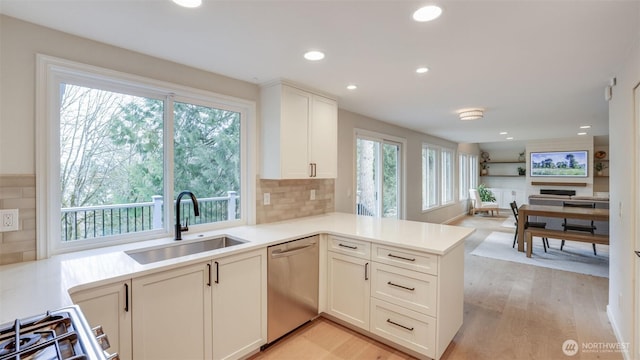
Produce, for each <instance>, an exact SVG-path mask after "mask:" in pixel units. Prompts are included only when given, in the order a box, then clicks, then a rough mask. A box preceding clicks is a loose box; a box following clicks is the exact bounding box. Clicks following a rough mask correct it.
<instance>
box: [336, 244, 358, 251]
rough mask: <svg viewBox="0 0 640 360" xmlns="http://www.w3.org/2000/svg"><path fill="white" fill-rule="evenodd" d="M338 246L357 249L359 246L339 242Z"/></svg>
mask: <svg viewBox="0 0 640 360" xmlns="http://www.w3.org/2000/svg"><path fill="white" fill-rule="evenodd" d="M338 246H341V247H345V248H347V249H351V250H356V249H357V248H358V247H357V246H351V245H345V244H338Z"/></svg>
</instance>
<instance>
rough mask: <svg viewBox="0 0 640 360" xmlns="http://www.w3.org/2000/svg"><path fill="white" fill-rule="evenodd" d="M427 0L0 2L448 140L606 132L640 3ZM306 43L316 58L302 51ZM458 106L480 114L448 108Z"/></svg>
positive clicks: (13, 12) (39, 20)
mask: <svg viewBox="0 0 640 360" xmlns="http://www.w3.org/2000/svg"><path fill="white" fill-rule="evenodd" d="M427 2H428V3H438V4H439V5H440V6H441V7H442V8H443V10H444V12H443V14H442V16H441V17H440V18H439V19H437V20H435V21H432V22H429V23H417V22H414V21H413V20H412V19H411V15H412V13H413V11H414V10H416V9H417V8H418V7H420V6H421V5H425V2H423V1H402V0H397V1H380V0H376V1H369V0H334V1H327V0H324V1H304V0H295V1H293V0H292V1H273V0H254V1H248V0H235V1H231V0H225V1H218V0H204V4H203V5H202V6H201V7H200V8H197V9H185V8H180V7H178V6H177V5H175V4H173V3H172V2H171V1H169V0H102V1H100V0H40V1H33V0H0V12H1V13H4V14H6V15H9V16H13V17H16V18H19V19H23V20H26V21H29V22H33V23H36V24H41V25H44V26H47V27H51V28H54V29H58V30H61V31H65V32H68V33H72V34H76V35H79V36H83V37H87V38H90V39H94V40H97V41H101V42H104V43H108V44H112V45H115V46H119V47H123V48H126V49H131V50H135V51H138V52H141V53H145V54H149V55H152V56H156V57H159V58H163V59H168V60H172V61H175V62H178V63H182V64H186V65H190V66H193V67H196V68H200V69H204V70H209V71H212V72H215V73H220V74H224V75H227V76H230V77H233V78H237V79H241V80H245V81H249V82H253V83H258V84H260V83H264V82H267V81H269V80H272V79H275V78H286V79H289V80H293V81H295V82H298V83H302V84H306V85H308V86H310V87H312V88H316V89H319V90H322V91H325V92H328V93H331V94H334V95H336V96H337V97H338V101H339V106H340V107H341V108H343V109H347V110H350V111H353V112H357V113H361V114H364V115H367V116H370V117H373V118H376V119H380V120H383V121H386V122H391V123H395V124H398V125H401V126H404V127H407V128H411V129H415V130H418V131H421V132H425V133H428V134H432V135H436V136H440V137H443V138H445V139H449V140H452V141H456V142H479V143H484V142H496V141H502V140H504V138H505V136H504V135H499V134H498V133H499V132H500V131H507V132H508V133H509V136H513V137H514V141H526V140H531V139H544V138H560V137H572V136H576V134H577V132H578V131H579V130H578V126H579V125H582V124H588V125H592V128H591V129H590V130H588V131H589V135H606V134H608V120H607V118H608V108H607V102H606V101H605V99H604V88H605V86H606V85H608V83H609V81H610V79H611V78H612V77H614V76H615V75H616V70H617V69H619V67H620V66H621V65H622V64H623V62H624V59H625V57H626V55H627V54H628V52H629V50H630V49H631V46H632V45H633V42H634V41H636V42H637V41H638V38H639V34H640V27H639V23H640V2H639V1H615V0H614V1H584V0H575V1H562V0H560V1H539V0H536V1H484V0H475V1H444V0H433V1H430V0H427ZM312 48H313V49H321V50H323V51H325V52H326V55H327V56H326V58H325V59H324V60H322V61H320V62H317V63H310V62H308V61H306V60H304V59H303V58H302V54H303V53H304V52H305V51H306V50H308V49H312ZM421 65H424V66H428V67H429V68H430V69H431V70H430V71H429V72H428V73H427V74H425V75H416V74H415V72H414V70H415V68H416V67H418V66H421ZM349 83H355V84H357V85H358V86H359V88H358V89H357V90H356V91H349V90H346V85H347V84H349ZM616 90H617V89H616V88H614V96H615V95H616V94H615V93H616ZM467 107H482V108H484V109H486V112H485V117H484V119H482V120H476V121H471V122H469V121H467V122H463V121H460V120H458V118H457V111H458V110H460V109H463V108H467Z"/></svg>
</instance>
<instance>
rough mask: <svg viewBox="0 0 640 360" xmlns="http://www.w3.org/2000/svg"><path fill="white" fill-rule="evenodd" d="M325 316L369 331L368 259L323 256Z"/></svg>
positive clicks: (334, 254) (332, 254)
mask: <svg viewBox="0 0 640 360" xmlns="http://www.w3.org/2000/svg"><path fill="white" fill-rule="evenodd" d="M327 261H328V266H327V286H328V289H327V298H328V299H327V313H329V314H330V315H333V316H335V317H337V318H339V319H341V320H344V321H346V322H348V323H351V324H353V325H355V326H358V327H361V328H363V329H365V330H369V303H370V301H369V297H370V288H371V284H370V281H369V273H370V269H369V260H366V259H360V258H356V257H353V256H347V255H342V254H337V253H334V252H332V251H329V252H328V255H327Z"/></svg>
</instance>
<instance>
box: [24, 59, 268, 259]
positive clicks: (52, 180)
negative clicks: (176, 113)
mask: <svg viewBox="0 0 640 360" xmlns="http://www.w3.org/2000/svg"><path fill="white" fill-rule="evenodd" d="M36 65H37V66H36V129H37V131H36V170H37V173H38V176H37V177H36V190H37V192H38V197H37V199H36V205H37V207H36V212H37V229H38V231H37V234H36V244H37V248H36V253H37V258H38V259H44V258H48V257H49V256H52V255H55V254H61V253H66V252H72V251H80V250H86V249H93V248H98V247H104V246H114V245H119V244H124V243H132V242H137V241H142V240H149V239H157V238H165V237H172V236H173V232H174V230H175V229H174V227H175V226H174V224H172V223H173V221H172V220H170V221H167V220H165V221H164V223H163V228H162V229H155V230H149V231H144V232H133V233H127V234H122V235H113V236H108V237H99V238H93V239H84V240H82V241H73V242H62V241H61V240H60V233H61V229H60V216H59V215H60V204H61V194H60V189H59V179H60V158H59V154H60V126H59V124H60V113H59V106H57V104H59V103H60V100H61V99H60V91H59V84H60V83H61V82H64V83H73V84H76V85H80V86H88V87H92V88H96V89H100V90H106V91H114V92H121V93H123V92H124V93H127V94H130V95H135V96H145V97H148V98H154V99H159V100H162V101H165V105H167V106H165V107H164V116H165V121H164V122H163V133H164V138H163V151H164V154H163V156H164V160H163V161H164V170H163V176H164V179H163V188H164V193H163V194H162V195H163V198H164V199H171V203H172V202H173V199H174V197H175V194H174V189H173V169H174V166H173V122H172V120H169V119H172V117H173V114H172V113H171V114H168V113H169V112H172V111H173V102H174V101H185V100H186V101H188V102H191V103H194V104H198V105H205V106H211V107H216V108H220V109H225V110H231V111H236V112H239V113H240V116H241V125H240V126H241V127H240V128H241V134H240V137H241V138H240V144H241V145H240V146H241V147H240V151H241V154H240V157H241V161H240V162H241V165H240V166H241V168H240V171H241V181H240V182H241V185H240V189H239V190H240V194H241V198H240V207H241V212H240V218H239V219H236V220H232V221H222V222H216V223H208V224H201V225H193V226H192V229H193V230H195V231H206V230H213V229H219V228H225V227H230V226H237V225H242V224H253V223H255V204H254V201H251V200H252V199H254V197H255V194H254V193H255V184H253V183H252V182H251V181H250V180H251V179H254V178H255V165H254V161H255V145H254V144H255V143H256V142H255V137H256V132H255V116H256V115H255V114H256V105H255V102H253V101H248V100H244V99H239V98H235V97H231V96H227V95H222V94H217V93H213V92H210V91H205V90H200V89H195V88H191V87H188V86H183V85H178V84H173V83H169V82H164V81H160V80H154V79H150V78H146V77H142V76H138V75H132V74H127V73H123V72H119V71H115V70H110V69H105V68H100V67H96V66H92V65H86V64H82V63H77V62H73V61H70V60H65V59H61V58H56V57H52V56H48V55H42V54H37V55H36ZM167 115H169V116H170V117H169V118H168V117H167ZM196 195H197V194H196ZM174 210H175V209H173V206H164V211H163V216H164V219H173V214H174Z"/></svg>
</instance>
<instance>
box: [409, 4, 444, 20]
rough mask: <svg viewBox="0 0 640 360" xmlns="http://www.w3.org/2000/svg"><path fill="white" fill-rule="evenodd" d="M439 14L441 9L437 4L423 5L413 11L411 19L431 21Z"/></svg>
mask: <svg viewBox="0 0 640 360" xmlns="http://www.w3.org/2000/svg"><path fill="white" fill-rule="evenodd" d="M440 14H442V9H441V8H440V7H439V6H435V5H429V6H424V7H421V8H420V9H418V10H416V11H415V12H414V13H413V20H415V21H419V22H425V21H431V20H435V19H437V18H438V17H439V16H440Z"/></svg>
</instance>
